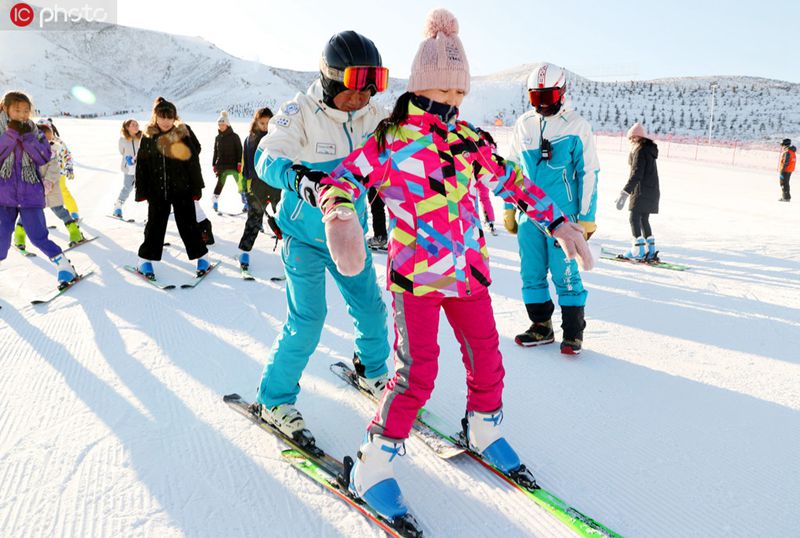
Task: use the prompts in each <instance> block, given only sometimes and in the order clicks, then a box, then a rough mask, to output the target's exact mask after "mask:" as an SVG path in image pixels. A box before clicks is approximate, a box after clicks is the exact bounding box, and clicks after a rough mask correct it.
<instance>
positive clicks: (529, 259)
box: [503, 63, 600, 355]
mask: <svg viewBox="0 0 800 538" xmlns="http://www.w3.org/2000/svg"><path fill="white" fill-rule="evenodd" d="M566 91H567V73H566V71H565V70H564V69H562V68H561V67H558V66H555V65H552V64H549V63H542V64H538V65H536V66H535V67H534V68H533V70H532V72H531V74H530V76H529V77H528V99H529V101H530V103H531V105H532V106H533V108H534V109H533V110H531V111H529V112H526V113H525V114H523V115H522V116H520V117H519V119H517V121H516V123H515V124H514V131H513V135H512V139H511V151H510V156H511V158H512V159H514V160H517V161H519V163H520V164H521V165H522V168H523V170H524V171H525V174H526V175H528V176H529V177H530V178H531V181H533V182H534V183H535V184H536V185H538V186H539V187H541V189H542V190H544V192H546V193H547V195H548V196H550V197H552V198H553V200H555V202H556V203H557V204H558V206H559V207H560V208H561V209H562V210H563V211H564V212H565V213H566V214H567V215H568V216H569V218H570V220H571V221H573V222H577V223H578V224H579V225H581V227H582V228H583V229H584V237H585V238H586V239H587V240H588V239H589V238H590V237H591V236H592V234H593V233H594V232H595V230H596V229H597V225H596V224H595V211H596V209H597V176H598V173H599V171H600V164H599V162H598V160H597V152H596V151H595V146H594V135H593V134H592V128H591V126H590V125H589V122H588V121H586V120H585V119H584V118H583V117H581V115H580V114H578V113H577V112H575V111H574V110H568V109H566V108H565V107H564V106H563V105H564V99H565V97H566ZM506 208H507V209H506V215H505V218H504V219H503V220H504V222H505V224H506V227H507V228H509V231H511V232H512V233H514V232H515V231H517V229H518V240H519V253H520V257H521V261H522V267H521V272H522V299H523V301H525V309H526V310H527V313H528V317H529V318H530V321H531V326H530V327H529V328H528V329H527V330H526V331H525V332H523V333H521V334H518V335H517V336H516V338H515V342H516V343H517V344H518V345H521V346H525V347H528V346H538V345H542V344H549V343H551V342H553V341H555V334H554V332H553V322H552V320H551V316H552V314H553V311H554V310H555V305H553V301H552V300H551V298H550V287H549V285H548V283H547V273H548V271H549V272H550V276H551V278H552V280H553V284H555V287H556V293H557V294H558V304H559V306H560V307H561V328H562V329H563V331H564V334H563V339H562V341H561V353H564V354H567V355H574V354H577V353H580V352H581V348H582V346H583V330H584V328H585V327H586V321H585V319H584V310H585V305H586V297H587V295H588V292H587V291H586V289H585V288H584V286H583V281H582V280H581V274H580V271H579V270H578V264H577V263H576V262H575V260H570V259H568V258H567V257H566V256H565V255H564V251H563V250H562V249H561V247H560V246H559V245H558V244H557V243H556V241H554V240H553V239H552V238H550V237H547V235H546V234H545V233H544V232H543V231H542V229H541V228H540V227H539V226H537V225H535V224H534V223H533V222H531V221H530V219H529V218H528V217H527V216H526V215H525V214H521V215H520V216H519V219H518V220H516V221H515V219H514V209H513V208H510V209H509V208H508V205H506Z"/></svg>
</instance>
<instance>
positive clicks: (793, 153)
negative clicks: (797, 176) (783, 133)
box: [778, 138, 797, 202]
mask: <svg viewBox="0 0 800 538" xmlns="http://www.w3.org/2000/svg"><path fill="white" fill-rule="evenodd" d="M781 148H782V149H781V160H780V163H779V164H778V171H779V172H780V174H781V197H780V199H779V200H778V201H779V202H789V201H791V199H792V195H791V193H790V192H789V179H790V178H791V177H792V172H794V165H795V162H796V161H797V148H796V147H794V146H793V145H792V141H791V140H789V139H788V138H784V139H783V142H781Z"/></svg>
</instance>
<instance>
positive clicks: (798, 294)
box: [0, 120, 800, 537]
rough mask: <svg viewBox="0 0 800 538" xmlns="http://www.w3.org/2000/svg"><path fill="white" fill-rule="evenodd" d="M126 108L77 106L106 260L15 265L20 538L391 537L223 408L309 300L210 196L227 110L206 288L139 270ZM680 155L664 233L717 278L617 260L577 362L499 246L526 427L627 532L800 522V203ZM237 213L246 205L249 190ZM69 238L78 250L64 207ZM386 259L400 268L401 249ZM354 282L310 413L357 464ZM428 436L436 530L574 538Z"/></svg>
mask: <svg viewBox="0 0 800 538" xmlns="http://www.w3.org/2000/svg"><path fill="white" fill-rule="evenodd" d="M212 121H213V120H212ZM120 123H121V122H120V121H118V120H60V121H58V122H57V124H58V128H59V130H60V131H61V132H62V134H63V138H64V139H65V141H66V142H67V143H68V145H69V146H70V148H71V150H72V151H73V153H74V155H75V159H76V161H77V166H76V180H75V181H74V182H72V183H70V188H71V189H72V192H73V194H74V195H75V197H76V199H77V201H78V203H79V204H80V206H81V215H82V217H83V218H84V224H83V225H82V229H83V231H84V233H85V234H87V235H95V234H98V235H100V236H101V238H100V239H98V240H97V241H94V242H93V243H91V244H88V245H84V246H82V247H80V248H78V249H76V250H75V251H73V252H72V253H71V255H70V258H71V259H72V261H73V263H74V264H75V265H76V267H77V268H78V269H79V271H86V270H89V269H92V268H93V269H94V270H95V275H93V276H92V277H91V278H89V279H87V280H86V281H84V282H81V283H80V284H78V285H77V286H76V287H75V288H74V289H72V290H70V291H69V292H68V294H67V295H65V296H63V297H61V298H60V299H58V300H56V301H54V302H53V303H51V304H50V305H49V306H47V307H34V306H31V305H30V304H29V302H30V300H31V299H33V298H35V297H38V296H40V295H42V294H44V293H45V292H46V291H48V290H49V289H50V288H51V286H53V284H54V282H55V277H54V271H53V267H52V265H51V264H50V262H48V261H47V260H46V259H45V258H44V257H43V255H41V254H39V256H37V257H35V258H23V257H22V256H19V255H18V254H17V253H15V252H13V251H12V252H10V253H9V258H8V259H7V260H6V261H5V262H4V263H3V264H2V265H1V266H0V306H2V310H0V536H14V537H29V536H31V537H32V536H98V537H100V536H159V537H172V536H214V537H217V536H242V537H250V536H252V537H256V536H259V537H263V536H348V537H377V536H382V533H381V532H380V531H378V530H377V529H376V528H375V527H373V526H371V525H370V524H369V523H368V522H367V521H366V520H365V519H363V518H362V517H361V516H360V515H358V514H357V513H355V512H354V511H351V510H350V509H349V508H348V507H347V506H346V505H345V504H344V503H342V502H340V501H338V500H337V499H336V498H334V497H333V496H331V495H330V494H328V493H326V492H325V491H323V490H322V489H321V488H320V487H318V486H317V485H316V484H314V483H312V482H311V481H309V480H307V479H306V478H305V477H303V476H302V475H300V474H299V473H298V472H297V471H295V470H294V469H292V468H291V467H290V466H289V465H287V464H286V463H284V462H283V461H282V460H281V457H280V449H281V448H282V447H283V445H282V444H281V443H280V442H279V441H278V440H277V439H275V438H273V437H272V436H269V435H267V434H265V433H264V432H262V431H260V430H259V429H258V428H257V427H254V426H252V425H250V424H249V423H248V422H247V421H245V420H242V419H241V418H240V417H239V416H237V415H236V414H234V413H233V412H232V411H231V410H230V409H229V408H228V407H227V406H225V405H224V404H223V403H222V400H221V397H222V395H223V394H225V393H229V392H238V393H240V394H242V395H244V396H246V397H247V398H248V399H252V398H253V397H254V396H255V389H256V386H257V384H258V382H259V379H260V374H261V369H262V367H263V363H264V360H265V358H266V356H267V353H268V351H269V348H270V346H271V344H272V340H273V339H274V337H275V336H276V334H277V332H278V331H279V330H280V327H281V324H282V322H283V319H284V316H285V308H286V307H285V299H284V284H282V283H273V282H270V281H269V278H268V277H270V276H274V275H278V274H281V265H280V258H279V256H278V255H277V254H276V253H274V252H272V241H271V240H270V239H269V238H268V237H267V236H264V235H262V236H260V237H259V239H258V240H257V243H256V248H255V250H254V251H253V255H252V272H253V273H254V274H255V276H256V277H257V278H258V279H259V280H258V281H256V282H245V281H243V280H241V279H240V277H239V272H238V266H237V264H236V263H235V262H234V261H233V257H234V256H235V255H236V253H237V245H238V241H239V238H240V236H241V232H242V229H243V225H244V217H243V216H241V217H222V216H217V215H215V214H212V213H211V211H210V204H211V201H210V191H211V188H213V175H212V174H211V166H210V159H211V153H212V148H213V137H214V135H215V131H216V126H215V124H213V123H211V122H208V121H199V120H198V121H196V122H193V121H189V123H190V124H191V125H192V127H193V128H194V129H195V131H196V132H197V133H198V136H199V138H200V141H201V143H202V144H203V147H204V151H203V153H202V154H201V161H202V162H203V166H204V173H205V178H206V184H207V188H206V190H205V198H204V199H203V200H202V203H203V205H204V206H205V208H206V210H207V212H208V213H209V215H210V218H211V219H212V221H213V223H214V235H215V237H216V245H214V246H213V247H212V254H211V257H212V258H214V259H219V260H222V266H221V267H220V268H219V269H218V270H217V271H215V272H214V273H212V274H211V275H209V277H208V278H207V279H206V280H205V281H204V282H203V283H202V284H200V285H199V286H198V287H197V288H196V289H194V290H181V289H176V290H173V291H170V292H163V291H159V290H157V289H155V288H154V287H152V286H149V285H148V284H147V283H145V282H142V281H140V280H139V279H137V278H136V277H135V276H134V275H131V274H129V273H127V272H125V271H123V270H122V265H124V264H127V263H135V261H136V249H137V248H138V245H139V244H140V242H141V240H142V229H143V225H142V224H141V221H142V220H143V219H144V217H145V215H146V207H145V206H144V205H143V204H135V203H134V202H133V201H132V197H131V200H130V201H129V202H128V204H126V206H125V212H126V216H132V217H136V218H137V220H138V222H137V223H135V224H127V223H123V222H118V221H114V220H112V219H110V218H106V216H105V215H107V214H109V213H110V211H111V208H112V204H113V201H114V199H115V197H116V195H117V193H118V191H119V188H120V186H121V180H122V176H121V173H120V172H119V155H118V154H117V137H118V132H119V124H120ZM234 127H235V129H236V131H237V132H238V133H239V134H240V135H243V134H244V133H245V132H246V125H244V124H238V123H237V124H234ZM626 158H627V155H625V154H622V153H617V152H601V154H600V161H601V166H602V171H601V184H600V185H601V188H600V194H599V210H598V220H599V230H598V232H597V234H596V236H595V237H594V238H592V241H591V243H592V244H593V245H594V247H595V249H597V250H599V245H600V244H606V245H610V246H615V247H619V248H620V249H622V248H624V247H625V246H626V245H627V242H628V235H629V228H628V224H627V216H628V213H627V211H617V210H616V209H614V207H613V200H614V199H615V198H616V196H617V194H618V192H619V189H620V188H621V187H622V185H623V183H624V180H625V178H626V177H627V161H626ZM659 168H660V172H661V186H662V200H661V208H662V212H661V214H660V215H658V216H654V217H653V218H652V224H653V228H654V233H655V236H656V239H657V244H658V247H659V249H660V250H661V252H662V257H663V258H664V259H666V260H669V261H674V262H677V263H683V264H687V265H690V266H692V269H691V270H690V271H687V272H683V273H680V272H673V271H666V270H660V269H655V268H648V267H638V266H631V265H627V264H621V263H616V262H612V261H599V263H598V266H597V268H596V270H594V271H593V272H591V273H589V274H586V275H585V280H586V282H587V287H588V289H589V290H590V295H589V304H588V307H587V318H588V319H587V321H588V327H587V330H586V334H585V346H586V347H585V352H584V353H583V354H582V355H580V356H579V358H577V359H574V360H573V359H567V358H565V357H563V356H561V355H560V354H559V352H558V347H557V346H556V345H551V346H546V347H544V348H540V349H522V348H519V347H517V346H516V345H515V344H514V343H513V337H514V335H515V334H516V333H518V332H520V331H521V330H522V329H524V328H526V327H527V325H528V322H527V320H526V318H525V314H524V312H525V309H524V305H523V303H522V301H521V299H520V289H519V288H520V277H519V257H518V254H517V247H516V240H515V238H514V237H512V236H510V235H508V234H506V233H505V232H504V231H503V232H501V234H500V236H498V237H492V236H489V237H488V242H489V245H490V251H491V255H492V271H493V277H494V284H493V286H492V288H491V291H492V297H493V301H494V308H495V314H496V318H497V321H498V327H499V331H500V334H501V349H502V352H503V354H504V357H505V367H506V372H507V373H506V380H505V382H506V390H505V416H506V420H505V428H506V429H505V431H506V435H507V437H508V438H509V439H510V440H511V442H512V443H513V444H514V446H515V447H516V448H517V450H518V451H519V452H520V454H521V455H522V457H523V459H524V461H526V462H527V463H528V465H529V466H531V467H532V468H533V471H534V473H535V474H536V476H537V478H538V480H539V482H540V483H541V484H542V485H543V486H545V487H546V488H547V489H549V490H550V491H552V492H553V493H555V494H556V495H558V496H560V497H562V498H564V499H565V500H567V501H568V502H570V503H572V504H573V505H574V506H576V507H577V508H579V509H580V510H582V511H583V512H585V513H586V514H588V515H590V516H592V517H595V518H596V519H598V520H599V521H601V522H603V523H604V524H606V525H608V526H609V527H610V528H612V529H614V530H615V531H617V532H619V533H621V534H623V535H625V536H629V537H631V536H635V537H675V536H681V537H715V536H726V537H738V536H741V537H745V536H748V537H749V536H764V537H767V536H769V537H779V536H780V537H784V536H796V535H797V516H798V504H797V492H798V491H800V467H799V466H798V465H797V460H798V456H800V450H799V449H798V447H799V446H800V392H799V391H798V387H800V358H799V357H800V352H798V349H800V243H798V241H797V230H798V229H800V211H798V209H799V208H798V205H797V203H793V204H779V203H777V202H776V200H777V198H778V196H779V189H778V181H777V177H776V176H777V174H776V173H771V172H761V171H753V170H746V169H735V168H730V167H723V166H713V165H701V164H698V163H694V162H692V163H689V162H683V161H678V160H674V161H668V160H660V162H659ZM221 207H222V209H223V210H225V211H237V210H238V209H240V206H239V201H238V195H237V194H236V193H235V188H234V187H233V186H231V185H228V186H226V188H225V190H224V191H223V194H222V198H221ZM496 207H497V210H498V212H499V211H501V204H500V201H499V200H497V201H496ZM47 215H48V220H51V221H52V223H54V224H56V219H55V217H54V216H53V215H52V214H51V213H50V212H49V211H48V212H47ZM499 215H500V213H498V216H499ZM51 237H53V238H54V239H55V240H56V241H58V242H60V243H61V244H64V243H65V242H66V232H65V230H64V228H63V226H61V225H60V223H58V228H57V229H56V230H53V231H52V233H51ZM167 240H168V241H170V242H171V243H172V244H173V245H177V248H176V247H167V248H166V249H165V252H164V259H163V262H162V263H160V264H158V266H157V267H156V271H157V273H158V276H159V278H160V279H161V280H164V281H166V282H169V283H175V284H180V283H182V282H184V281H185V280H187V279H189V278H191V276H192V275H193V272H194V267H193V264H190V263H189V262H188V260H187V259H186V256H185V254H184V252H183V249H182V246H181V243H180V239H179V237H178V234H177V230H176V229H175V227H174V225H171V226H170V228H169V230H168V234H167ZM32 250H34V251H35V249H32ZM375 262H376V268H377V271H378V275H379V279H380V281H381V282H382V283H383V282H384V281H385V277H384V271H385V257H383V256H382V255H376V256H375ZM329 284H330V285H329V286H328V309H329V315H328V320H327V325H326V330H325V331H324V333H323V336H322V341H321V343H320V346H319V348H318V350H317V352H316V353H315V354H314V356H313V357H312V358H311V361H310V362H309V365H308V368H307V370H306V372H305V375H304V377H303V380H302V386H303V391H302V393H301V395H300V399H299V402H298V405H299V407H300V408H301V409H302V411H303V413H304V415H305V418H306V421H307V423H308V425H309V427H310V428H311V429H312V431H313V432H314V433H315V435H316V438H317V441H318V444H319V445H320V446H322V447H324V448H325V449H326V450H328V451H329V452H330V453H332V454H333V455H334V456H336V457H343V456H344V455H346V454H353V453H354V452H355V451H356V449H357V447H358V444H359V442H360V440H361V437H362V434H363V430H364V427H365V425H366V423H367V421H368V420H369V418H370V416H371V414H372V405H371V404H369V403H368V402H367V401H366V400H365V399H362V397H360V396H359V395H357V394H356V393H355V391H353V390H352V389H350V388H348V387H347V386H345V385H344V384H343V383H342V382H340V381H339V380H338V379H337V378H335V377H334V376H333V375H332V374H331V373H330V372H329V371H328V367H329V365H330V364H331V363H333V362H335V361H338V360H347V359H349V358H350V357H351V356H352V334H351V333H352V324H351V322H350V320H349V318H348V316H347V315H346V312H345V309H344V305H343V302H342V300H341V298H340V296H339V294H338V291H337V290H336V288H335V286H333V285H332V283H329ZM387 298H388V296H387ZM387 321H388V322H391V320H390V319H389V320H387ZM554 321H555V324H556V325H559V324H560V320H558V319H556V320H554ZM557 337H560V331H558V332H557ZM440 345H441V350H442V354H441V360H440V372H439V378H438V383H437V388H436V390H435V392H434V394H433V397H432V399H431V401H430V402H429V406H428V407H429V408H431V409H432V410H434V411H435V412H436V413H437V414H440V415H442V416H445V417H447V418H449V419H451V420H452V421H453V424H454V426H455V425H456V424H457V422H458V419H459V418H460V416H461V415H462V413H463V407H464V397H465V382H464V371H463V366H462V364H461V360H460V357H459V353H458V346H457V345H456V342H455V339H454V338H453V336H452V332H451V331H450V329H449V328H448V326H447V324H446V320H444V319H442V324H441V338H440ZM407 448H408V454H407V456H406V457H405V458H402V459H401V460H400V462H399V464H398V465H397V472H398V478H399V481H400V484H401V486H402V488H403V489H404V493H405V495H406V497H407V500H408V502H409V504H410V506H411V509H412V510H413V511H414V513H415V515H416V516H417V518H418V520H419V521H420V522H421V523H422V525H423V526H424V529H425V532H426V536H431V537H436V536H447V535H458V536H464V537H473V536H474V537H479V536H515V537H516V536H541V537H554V536H569V535H570V533H569V531H568V530H566V529H565V528H564V527H563V526H562V525H561V524H560V523H558V522H557V521H556V520H555V519H554V518H552V517H551V516H549V515H548V514H546V513H544V512H543V511H542V510H540V509H538V508H537V507H536V506H535V505H533V503H531V502H530V501H528V500H527V499H526V498H524V496H522V495H520V494H519V493H518V492H515V491H513V490H511V489H510V488H508V487H506V486H505V484H503V483H502V482H501V481H500V480H499V479H496V478H494V477H492V476H490V475H489V473H487V472H486V471H485V470H484V469H483V468H481V467H480V466H479V465H478V464H477V463H475V462H472V461H470V460H469V459H464V460H457V461H455V462H449V463H448V462H445V461H441V460H439V459H438V458H437V457H436V456H434V455H433V453H432V452H431V451H429V450H428V449H427V447H425V446H424V445H422V444H421V443H420V442H419V441H418V440H416V439H414V438H412V439H410V440H409V441H408V443H407Z"/></svg>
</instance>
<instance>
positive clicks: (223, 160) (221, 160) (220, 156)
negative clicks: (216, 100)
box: [211, 110, 247, 211]
mask: <svg viewBox="0 0 800 538" xmlns="http://www.w3.org/2000/svg"><path fill="white" fill-rule="evenodd" d="M217 127H218V128H219V133H218V134H217V138H216V139H215V140H214V157H213V158H212V160H211V163H212V164H213V166H214V173H215V174H216V175H217V185H216V187H214V202H213V207H214V211H219V202H218V201H219V195H220V193H221V192H222V188H223V187H224V186H225V180H226V179H227V178H228V176H233V177H234V180H235V181H236V186H237V188H238V191H239V194H240V195H241V197H242V204H244V211H247V195H246V194H245V189H244V181H243V180H242V141H241V139H240V138H239V135H237V134H236V133H235V132H233V127H231V122H230V119H229V118H228V113H227V112H225V111H224V110H223V111H222V112H220V113H219V118H217Z"/></svg>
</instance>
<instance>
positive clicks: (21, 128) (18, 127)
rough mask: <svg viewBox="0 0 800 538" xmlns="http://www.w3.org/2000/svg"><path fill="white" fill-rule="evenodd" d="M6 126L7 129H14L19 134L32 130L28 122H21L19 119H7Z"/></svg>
mask: <svg viewBox="0 0 800 538" xmlns="http://www.w3.org/2000/svg"><path fill="white" fill-rule="evenodd" d="M8 128H9V129H14V130H15V131H17V132H18V133H19V134H25V133H29V132H31V131H32V130H33V129H32V128H31V126H30V123H28V122H27V121H26V122H22V121H19V120H9V122H8Z"/></svg>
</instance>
